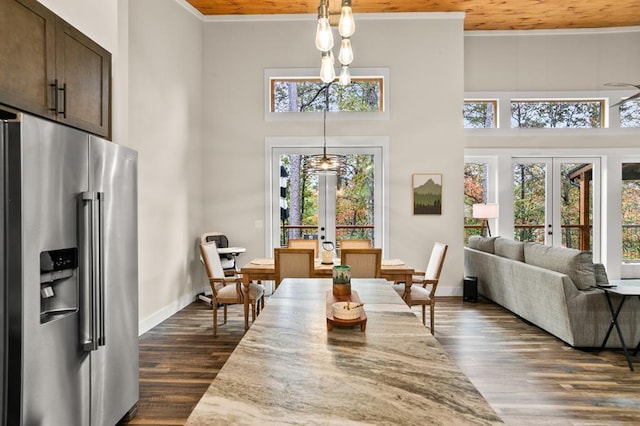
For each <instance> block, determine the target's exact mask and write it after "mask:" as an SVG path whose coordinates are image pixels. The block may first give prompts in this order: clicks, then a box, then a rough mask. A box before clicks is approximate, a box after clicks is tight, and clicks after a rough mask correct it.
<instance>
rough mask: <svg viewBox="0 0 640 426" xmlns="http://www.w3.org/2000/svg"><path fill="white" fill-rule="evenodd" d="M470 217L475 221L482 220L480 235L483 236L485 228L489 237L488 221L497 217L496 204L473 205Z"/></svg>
mask: <svg viewBox="0 0 640 426" xmlns="http://www.w3.org/2000/svg"><path fill="white" fill-rule="evenodd" d="M472 216H473V217H474V218H475V219H482V229H481V230H480V235H482V236H484V229H485V227H486V228H487V233H488V234H489V237H490V236H491V228H489V219H496V218H497V217H498V204H496V203H487V204H484V203H482V204H474V205H473V214H472Z"/></svg>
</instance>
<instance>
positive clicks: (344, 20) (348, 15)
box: [338, 1, 356, 37]
mask: <svg viewBox="0 0 640 426" xmlns="http://www.w3.org/2000/svg"><path fill="white" fill-rule="evenodd" d="M346 3H348V5H346ZM342 4H343V5H344V6H342V11H341V12H340V22H339V23H338V31H339V32H340V35H341V36H342V37H351V36H352V35H353V33H354V32H355V31H356V22H355V20H354V19H353V11H352V10H351V2H350V1H349V2H346V1H345V2H342Z"/></svg>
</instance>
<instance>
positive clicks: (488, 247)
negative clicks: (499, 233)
mask: <svg viewBox="0 0 640 426" xmlns="http://www.w3.org/2000/svg"><path fill="white" fill-rule="evenodd" d="M496 238H498V237H482V236H480V235H472V236H470V237H469V244H468V246H469V248H472V249H476V250H480V251H484V252H486V253H492V254H493V252H494V248H493V243H494V241H495V240H496Z"/></svg>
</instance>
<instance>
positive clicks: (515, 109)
mask: <svg viewBox="0 0 640 426" xmlns="http://www.w3.org/2000/svg"><path fill="white" fill-rule="evenodd" d="M603 105H604V101H599V100H597V101H511V127H512V128H544V127H569V128H600V127H602V124H603V120H602V117H603V115H602V108H603Z"/></svg>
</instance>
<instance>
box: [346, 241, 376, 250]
mask: <svg viewBox="0 0 640 426" xmlns="http://www.w3.org/2000/svg"><path fill="white" fill-rule="evenodd" d="M338 247H340V250H342V249H354V248H365V249H366V248H371V240H341V241H340V242H339V244H338Z"/></svg>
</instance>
